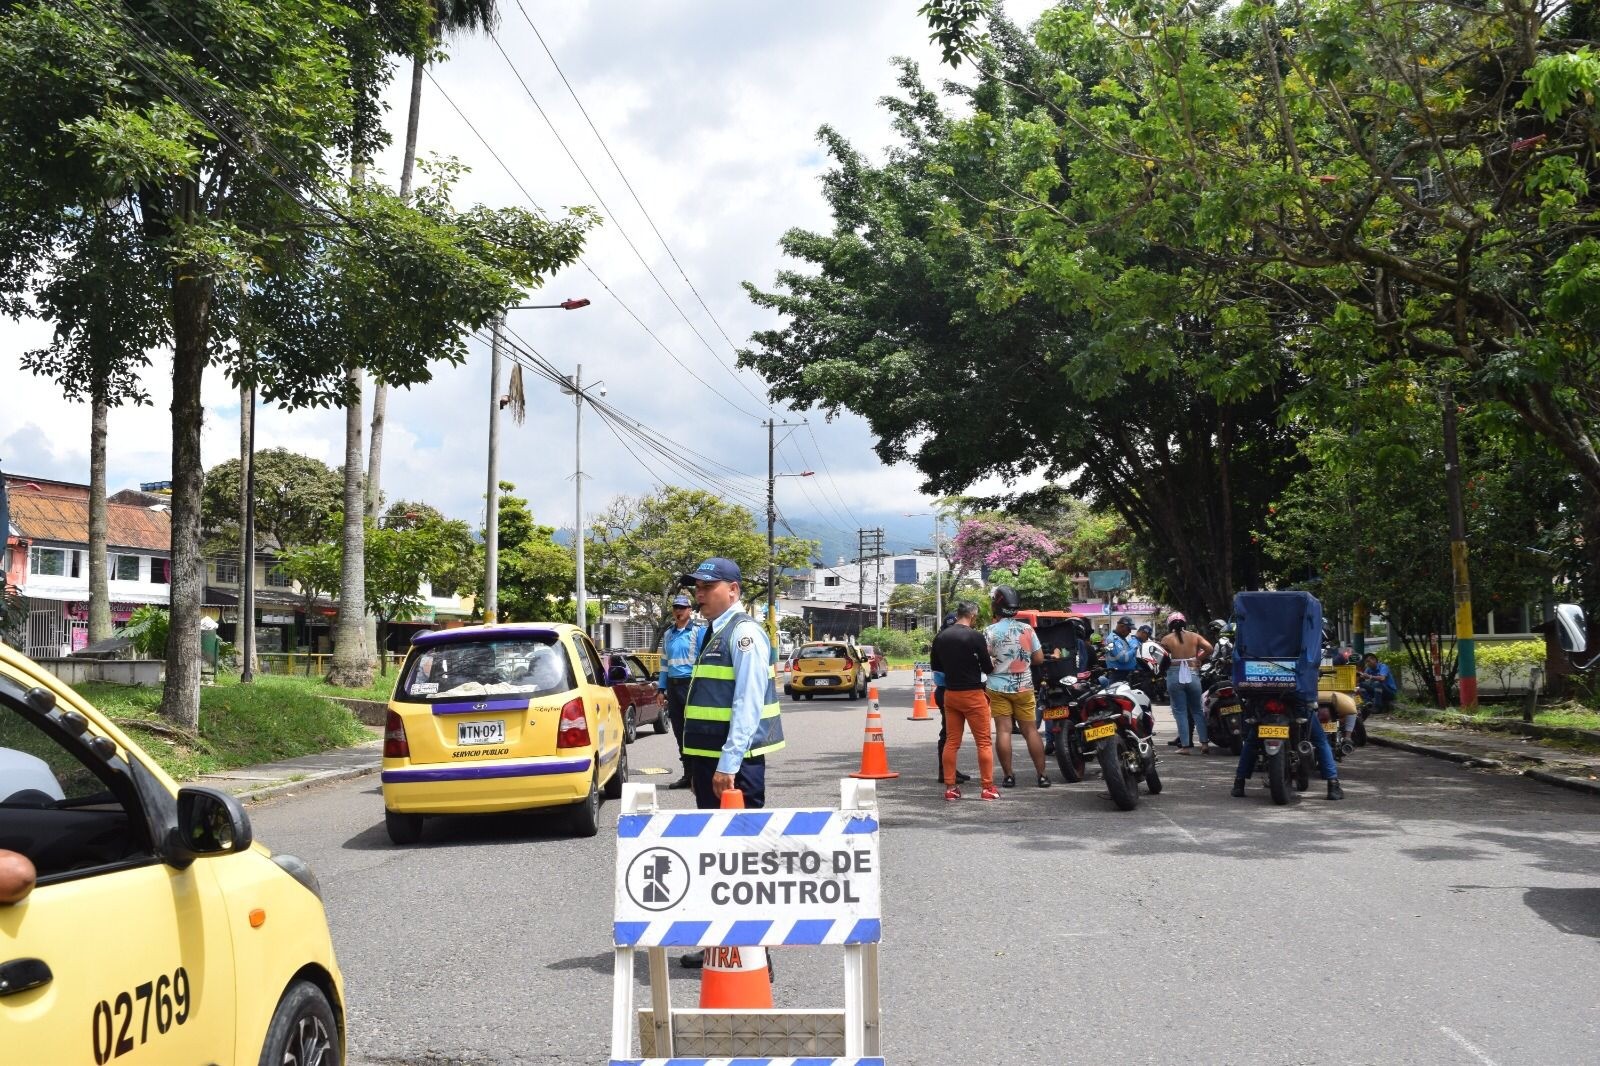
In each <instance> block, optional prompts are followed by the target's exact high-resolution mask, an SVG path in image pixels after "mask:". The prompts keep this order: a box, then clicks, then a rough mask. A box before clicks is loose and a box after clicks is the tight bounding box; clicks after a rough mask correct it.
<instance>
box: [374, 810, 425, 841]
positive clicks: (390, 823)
mask: <svg viewBox="0 0 1600 1066" xmlns="http://www.w3.org/2000/svg"><path fill="white" fill-rule="evenodd" d="M383 827H384V828H385V829H387V830H388V831H389V839H390V841H392V842H393V843H396V844H415V843H416V842H417V841H419V840H421V839H422V815H420V814H396V813H395V812H394V811H384V812H383Z"/></svg>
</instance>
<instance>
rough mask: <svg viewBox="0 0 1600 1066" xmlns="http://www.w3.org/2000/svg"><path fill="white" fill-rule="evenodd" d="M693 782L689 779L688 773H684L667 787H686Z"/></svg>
mask: <svg viewBox="0 0 1600 1066" xmlns="http://www.w3.org/2000/svg"><path fill="white" fill-rule="evenodd" d="M693 783H694V782H692V781H690V780H689V775H688V774H684V775H683V776H682V777H680V778H678V779H677V780H676V781H674V782H673V783H672V784H670V785H668V786H667V787H668V788H672V789H678V788H688V787H689V786H690V785H692V784H693Z"/></svg>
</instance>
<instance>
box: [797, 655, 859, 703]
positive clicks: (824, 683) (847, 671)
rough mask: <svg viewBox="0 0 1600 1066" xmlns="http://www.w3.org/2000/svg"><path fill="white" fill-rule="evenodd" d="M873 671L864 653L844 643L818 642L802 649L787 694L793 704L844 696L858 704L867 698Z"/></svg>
mask: <svg viewBox="0 0 1600 1066" xmlns="http://www.w3.org/2000/svg"><path fill="white" fill-rule="evenodd" d="M871 674H872V667H871V665H870V664H869V663H868V662H867V660H865V659H863V658H862V657H861V654H860V652H858V651H857V650H856V649H855V648H853V647H851V646H850V645H849V644H846V643H844V642H843V641H833V640H817V641H811V642H810V643H808V644H802V645H800V650H799V651H797V652H795V654H794V669H793V670H792V671H791V672H790V675H789V680H788V681H787V682H786V683H785V684H784V686H783V690H784V691H785V692H787V693H788V694H789V698H790V699H791V700H798V699H800V697H802V696H804V697H805V698H806V699H808V700H809V699H811V698H812V697H813V696H843V697H844V698H845V699H848V700H858V699H860V698H861V697H862V696H865V695H866V694H867V682H868V681H870V680H871Z"/></svg>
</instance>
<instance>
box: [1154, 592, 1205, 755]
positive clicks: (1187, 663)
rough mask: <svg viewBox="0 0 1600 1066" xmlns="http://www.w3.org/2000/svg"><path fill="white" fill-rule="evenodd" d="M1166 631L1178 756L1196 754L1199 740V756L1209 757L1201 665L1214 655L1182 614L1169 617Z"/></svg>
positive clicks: (1163, 640) (1169, 691)
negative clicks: (1196, 744) (1197, 740)
mask: <svg viewBox="0 0 1600 1066" xmlns="http://www.w3.org/2000/svg"><path fill="white" fill-rule="evenodd" d="M1167 630H1168V632H1167V635H1166V636H1164V637H1162V638H1161V646H1162V647H1163V648H1165V649H1166V652H1167V654H1168V655H1169V656H1171V657H1172V658H1171V661H1170V663H1169V664H1168V666H1167V698H1168V699H1169V700H1170V701H1171V703H1172V717H1173V718H1175V719H1176V720H1177V723H1178V754H1179V755H1190V754H1193V752H1194V744H1193V739H1194V737H1198V738H1199V741H1200V754H1201V755H1210V754H1211V744H1210V742H1209V741H1207V739H1206V712H1205V706H1204V705H1203V703H1202V702H1201V698H1200V663H1201V661H1203V660H1204V659H1205V657H1206V656H1208V655H1210V654H1211V642H1210V641H1208V640H1207V639H1206V638H1205V637H1202V636H1201V635H1200V634H1199V633H1191V632H1189V620H1188V619H1187V618H1185V617H1184V616H1183V612H1182V611H1173V612H1172V613H1171V614H1169V615H1167ZM1191 730H1192V732H1193V736H1191Z"/></svg>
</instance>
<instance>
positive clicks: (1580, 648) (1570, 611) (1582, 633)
mask: <svg viewBox="0 0 1600 1066" xmlns="http://www.w3.org/2000/svg"><path fill="white" fill-rule="evenodd" d="M1556 642H1557V643H1559V644H1560V645H1561V650H1562V651H1564V652H1566V653H1567V654H1568V655H1582V654H1583V653H1584V652H1585V651H1587V650H1588V645H1589V626H1588V623H1587V622H1586V621H1584V617H1583V608H1582V607H1579V606H1578V605H1577V604H1575V603H1558V604H1556Z"/></svg>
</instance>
